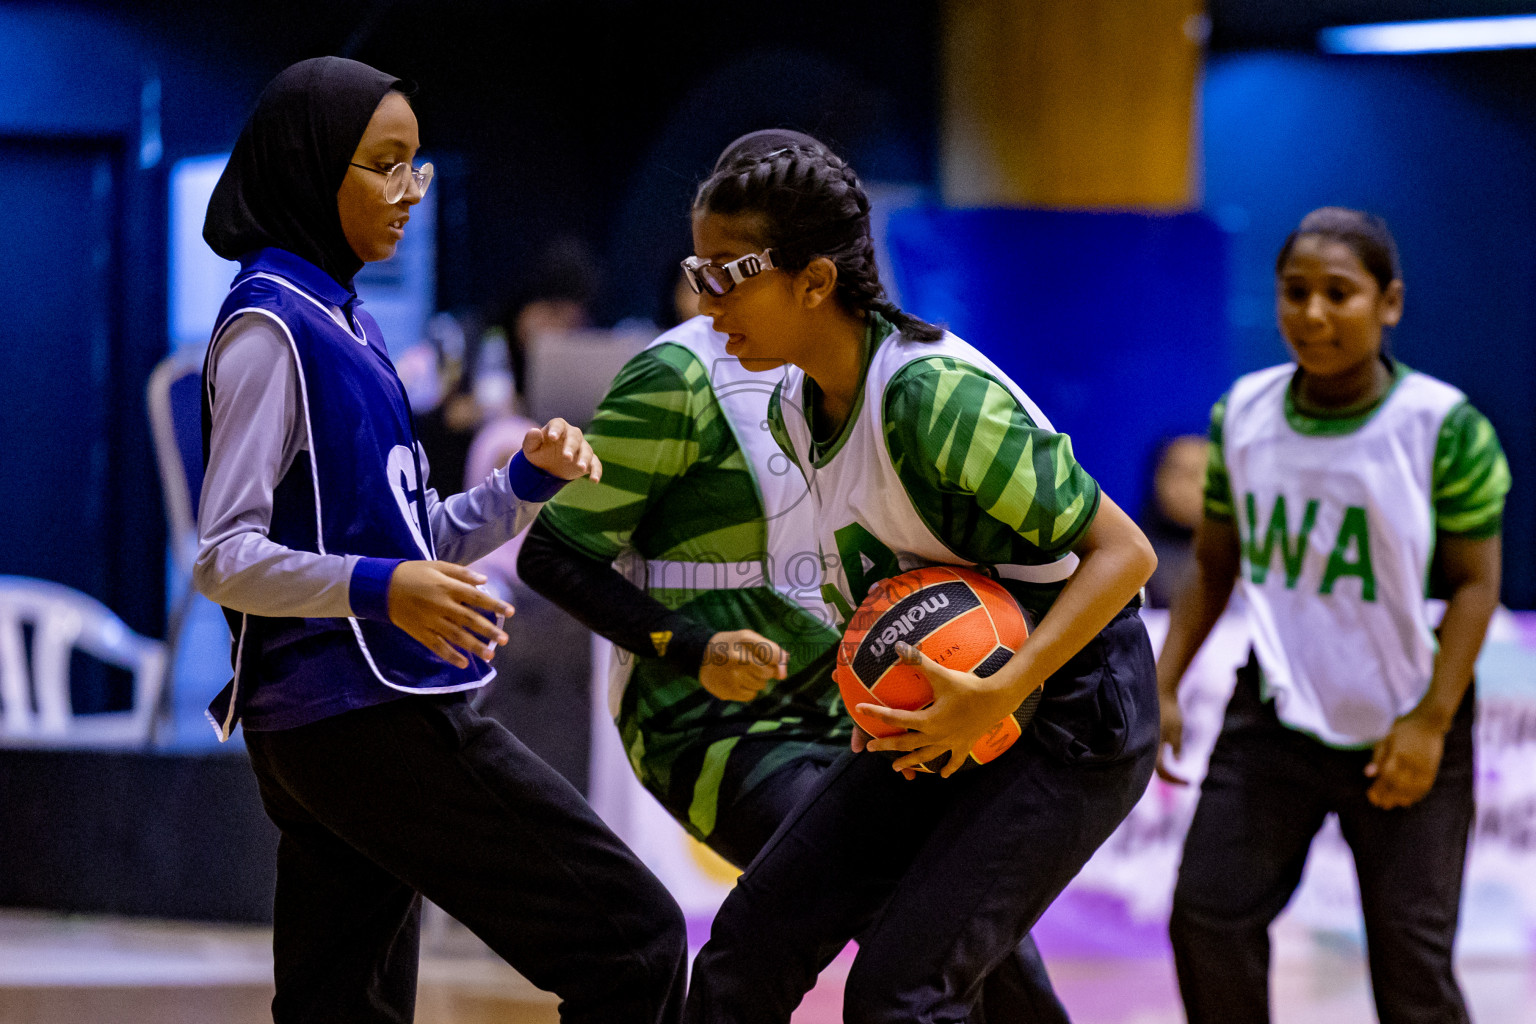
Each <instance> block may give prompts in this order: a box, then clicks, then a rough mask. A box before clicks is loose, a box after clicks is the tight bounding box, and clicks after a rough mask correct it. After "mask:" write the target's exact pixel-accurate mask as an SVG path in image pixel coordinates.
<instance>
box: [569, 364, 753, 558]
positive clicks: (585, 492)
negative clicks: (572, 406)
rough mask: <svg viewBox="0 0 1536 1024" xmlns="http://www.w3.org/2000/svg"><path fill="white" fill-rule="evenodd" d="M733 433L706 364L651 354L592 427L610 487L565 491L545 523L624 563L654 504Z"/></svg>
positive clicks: (618, 386) (627, 370)
mask: <svg viewBox="0 0 1536 1024" xmlns="http://www.w3.org/2000/svg"><path fill="white" fill-rule="evenodd" d="M725 429H728V428H727V427H726V426H725V424H724V422H723V421H722V420H721V419H720V411H719V405H718V404H716V403H715V402H714V401H712V400H711V397H710V392H709V381H708V379H707V377H706V374H705V369H704V366H703V364H702V363H700V362H699V360H698V358H697V357H695V356H694V355H693V353H692V352H690V351H688V350H687V349H685V348H683V347H682V346H681V345H658V346H656V347H655V348H649V349H646V350H645V351H643V352H641V353H640V354H639V355H637V356H635V358H633V359H631V360H630V361H629V362H628V363H626V364H625V366H624V369H623V370H621V371H619V376H618V377H617V378H616V379H615V380H614V382H613V387H612V388H610V389H609V391H608V394H607V396H606V397H605V398H604V399H603V401H602V403H601V404H600V405H599V406H598V407H597V414H596V415H595V416H594V417H593V419H592V423H591V425H590V426H588V427H587V429H586V436H587V439H588V440H589V441H590V442H591V444H592V450H593V451H594V452H596V453H597V457H598V458H600V459H602V460H603V480H602V483H598V484H594V483H593V482H592V481H590V480H587V479H581V480H576V481H573V482H571V483H570V484H568V485H567V486H565V487H564V488H562V489H561V491H560V493H559V494H557V495H555V497H554V498H552V499H551V500H550V502H549V503H548V504H547V505H545V506H544V510H543V512H542V516H543V519H544V522H545V523H546V524H548V526H549V527H550V528H551V529H553V530H554V531H555V532H556V533H558V534H560V536H561V537H562V538H564V539H565V540H566V541H567V542H569V543H570V544H571V545H572V546H573V547H576V548H578V549H579V550H581V551H584V552H586V553H587V554H589V555H591V556H592V557H593V558H603V559H611V558H614V557H616V556H617V555H618V553H619V552H620V551H621V550H623V549H624V548H625V547H628V546H629V544H630V538H631V536H632V534H633V533H634V531H635V529H636V527H637V526H638V525H639V524H640V521H641V518H642V517H643V516H644V515H645V513H646V510H647V509H648V508H649V507H650V505H651V503H652V501H653V500H654V499H655V498H656V497H657V496H658V495H659V494H661V493H662V492H663V491H665V490H666V488H667V486H668V485H669V484H670V483H671V482H672V481H673V480H675V479H677V478H678V477H680V476H682V475H683V474H684V473H685V472H687V470H688V467H689V466H691V465H692V464H693V463H694V462H695V461H696V460H697V459H698V458H699V454H700V450H701V448H704V449H708V448H709V447H710V445H711V435H717V434H718V433H719V432H720V431H721V430H725Z"/></svg>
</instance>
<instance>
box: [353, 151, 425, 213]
mask: <svg viewBox="0 0 1536 1024" xmlns="http://www.w3.org/2000/svg"><path fill="white" fill-rule="evenodd" d="M352 166H353V167H360V168H362V169H363V170H365V171H372V172H373V173H374V174H382V175H384V201H385V202H386V203H389V204H390V205H394V204H395V203H398V202H399V201H400V200H402V199H404V198H405V190H406V189H408V188H410V187H411V183H412V182H413V181H414V182H415V183H416V194H417V195H418V196H424V195H426V194H427V186H428V185H430V184H432V165H431V164H422V165H421V169H420V170H417V169H415V168H413V167H412V166H411V165H410V164H408V163H405V162H404V161H402V162H400V163H398V164H395V166H393V167H391V168H390V169H389V170H387V171H381V170H379V169H378V168H377V167H369V166H368V165H367V164H359V163H353V164H352Z"/></svg>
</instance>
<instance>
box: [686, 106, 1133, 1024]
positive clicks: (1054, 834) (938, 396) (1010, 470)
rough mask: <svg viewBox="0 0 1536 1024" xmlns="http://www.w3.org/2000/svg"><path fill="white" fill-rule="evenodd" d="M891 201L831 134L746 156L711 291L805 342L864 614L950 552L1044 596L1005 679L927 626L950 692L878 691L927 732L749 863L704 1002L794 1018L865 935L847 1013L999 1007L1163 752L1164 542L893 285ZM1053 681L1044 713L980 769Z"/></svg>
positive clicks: (711, 239) (821, 520)
mask: <svg viewBox="0 0 1536 1024" xmlns="http://www.w3.org/2000/svg"><path fill="white" fill-rule="evenodd" d="M868 213H869V204H868V200H867V198H866V196H865V193H864V190H863V188H862V187H861V185H860V183H859V179H858V177H857V175H856V174H855V173H854V172H853V169H852V168H850V167H849V166H848V165H847V164H845V163H844V162H843V161H842V160H841V159H839V158H838V157H837V156H836V155H834V154H833V153H832V152H831V151H829V150H828V149H827V148H826V147H825V146H823V145H821V144H820V143H817V142H816V141H815V140H809V139H804V138H803V137H801V138H798V139H796V138H789V139H785V140H783V141H782V144H780V145H775V146H773V147H764V148H762V149H758V150H754V151H751V152H746V153H742V154H740V155H739V156H736V157H733V158H731V159H727V160H723V161H722V162H721V164H720V165H719V166H717V168H716V170H715V172H714V173H713V174H712V175H711V176H710V177H709V178H708V179H707V180H706V181H705V182H704V183H703V185H702V186H701V187H700V189H699V191H698V194H697V197H696V199H695V202H694V210H693V232H694V247H695V255H694V257H692V258H690V259H689V260H687V261H685V264H684V266H685V269H686V270H687V271H688V273H689V274H690V276H691V277H692V279H693V281H694V283H695V286H696V287H698V288H699V289H700V291H701V294H700V312H701V313H703V314H704V315H706V316H709V317H710V318H711V319H712V322H713V325H714V328H715V330H716V331H718V332H720V333H721V334H723V335H725V336H726V345H725V348H726V351H727V352H728V353H729V354H731V355H734V356H736V357H737V358H738V359H740V360H741V361H742V363H743V364H744V365H747V366H752V367H757V368H767V367H770V366H778V365H783V364H789V365H788V369H787V372H786V377H785V380H784V382H783V384H782V385H780V386H779V388H778V390H777V391H776V393H775V395H774V398H773V399H772V401H771V403H770V411H769V421H770V425H771V426H772V428H773V430H774V431H775V434H776V436H777V437H778V440H779V443H780V446H781V447H782V448H783V449H784V451H785V453H786V454H787V455H789V456H790V457H791V458H792V459H793V460H794V461H795V462H796V463H797V464H798V466H799V467H800V469H801V471H802V473H803V474H804V475H805V477H806V479H807V482H808V485H809V488H810V493H811V498H812V501H813V502H814V503H815V514H816V522H817V525H816V530H817V538H818V543H819V546H820V549H821V554H822V560H823V568H824V570H825V577H826V583H825V585H824V587H823V592H824V594H825V596H826V598H827V600H828V603H829V604H830V605H832V606H834V608H835V609H836V611H837V614H838V617H839V618H840V619H843V620H846V618H847V616H848V615H849V614H850V613H851V610H852V608H853V607H855V606H856V605H857V604H858V603H859V602H860V600H861V599H862V598H863V597H864V595H865V593H866V592H867V591H868V590H869V588H870V586H871V585H872V584H874V583H875V582H877V581H879V580H881V579H885V578H888V577H891V576H894V575H897V574H898V573H900V572H902V571H904V570H906V569H910V568H913V567H915V566H918V565H924V564H935V563H942V564H956V565H972V566H979V567H981V568H982V569H984V570H986V571H989V572H991V573H992V574H993V575H995V576H997V577H999V578H1000V579H1001V580H1002V581H1003V582H1004V584H1005V585H1006V586H1008V587H1009V589H1010V590H1011V591H1012V592H1013V594H1014V595H1015V597H1017V598H1018V600H1019V602H1020V603H1021V604H1022V605H1023V606H1024V607H1025V608H1026V609H1027V610H1028V611H1030V612H1032V613H1033V614H1034V616H1035V617H1036V619H1037V620H1038V621H1037V625H1036V628H1035V632H1034V634H1033V636H1032V637H1031V638H1030V641H1029V643H1028V644H1026V645H1025V647H1024V648H1023V649H1022V651H1021V652H1020V653H1019V654H1017V655H1015V656H1014V658H1013V659H1012V660H1011V661H1009V663H1008V664H1007V665H1005V666H1004V667H1003V668H1002V669H1001V670H1000V671H998V672H997V673H996V674H994V675H992V676H989V677H987V678H985V679H983V678H978V677H977V676H974V675H971V674H968V673H958V672H953V671H949V670H946V669H943V668H940V667H939V666H937V665H935V664H934V663H933V662H931V661H929V660H928V659H927V658H926V657H925V656H923V655H921V654H920V653H918V652H916V651H915V650H910V649H909V651H908V657H910V658H912V659H913V660H916V661H919V662H920V663H921V664H922V666H923V668H924V671H925V672H926V674H927V675H928V677H929V680H930V682H931V683H932V686H933V690H934V701H933V703H932V704H931V705H930V706H929V707H927V708H925V709H923V710H921V711H915V712H904V711H899V710H894V709H886V708H874V707H871V706H869V705H864V706H863V709H864V710H865V711H866V712H868V713H869V714H871V715H874V716H875V717H877V718H879V719H881V720H882V721H884V722H886V723H887V724H890V725H893V726H896V727H898V728H900V729H903V730H905V731H904V732H902V733H900V734H899V735H895V736H892V737H888V738H885V739H880V740H868V741H867V742H866V743H864V744H862V745H863V746H865V750H866V751H888V752H894V753H895V754H896V755H897V756H896V757H895V759H894V760H893V759H892V758H890V757H878V756H873V755H872V754H871V753H868V752H860V753H850V754H848V755H847V756H845V757H844V758H842V759H840V760H839V761H838V762H837V763H835V764H834V765H833V766H832V767H831V768H829V769H828V770H827V772H826V773H825V774H824V775H823V776H822V778H821V780H819V782H818V785H817V787H816V788H815V789H813V790H812V792H811V793H810V794H809V796H808V797H807V799H806V800H804V801H802V803H801V804H800V805H799V806H798V807H797V808H796V810H795V811H794V812H792V813H791V815H790V817H789V818H788V820H787V821H786V823H785V824H784V826H783V827H781V828H780V830H779V831H778V832H777V833H776V834H775V836H774V837H773V838H772V839H771V840H770V841H769V842H768V845H767V846H766V847H765V848H764V849H763V851H762V852H761V853H760V854H759V855H758V857H757V859H756V860H755V861H754V862H753V863H752V865H751V866H750V867H749V868H748V870H747V872H746V874H745V875H744V876H743V877H742V879H741V881H740V883H739V884H738V885H737V887H736V889H735V890H734V891H733V892H732V894H731V895H730V897H728V898H727V900H726V902H725V904H724V906H723V907H722V908H721V911H720V913H719V915H718V916H717V917H716V919H715V924H714V929H713V932H712V935H711V938H710V941H709V943H708V944H707V945H706V946H705V947H704V949H703V951H702V952H701V953H700V955H699V957H698V959H697V961H696V963H695V968H694V976H693V987H692V992H691V994H690V997H689V1016H690V1018H691V1019H692V1020H695V1021H699V1022H704V1021H708V1022H710V1024H719V1022H737V1021H764V1022H768V1021H777V1022H783V1021H787V1020H788V1019H789V1017H790V1014H791V1013H792V1012H793V1010H794V1008H795V1006H796V1005H797V1004H798V1003H799V1001H800V999H801V997H802V996H803V994H804V993H805V992H806V990H808V989H809V988H810V987H811V985H812V984H814V982H815V979H816V975H817V973H818V971H819V970H820V969H821V967H822V966H824V965H825V964H826V963H827V962H828V960H830V958H831V957H832V956H834V955H835V954H836V953H837V952H838V950H839V949H841V948H842V947H843V945H844V944H845V943H846V942H847V941H848V940H849V939H850V938H852V937H854V936H855V935H857V936H858V937H859V945H860V949H859V955H858V958H857V959H856V960H855V963H854V965H853V968H852V970H851V972H850V974H849V977H848V983H847V989H846V997H845V1010H844V1014H845V1017H844V1019H845V1020H848V1021H858V1022H874V1021H881V1022H885V1021H889V1022H896V1021H902V1022H907V1021H938V1020H964V1019H970V1020H976V1019H980V1018H979V1015H980V1014H982V1013H984V1011H983V1010H981V1009H980V1008H979V1007H978V1001H979V997H980V996H981V994H982V991H983V988H984V987H988V986H989V976H990V975H992V974H993V973H994V969H995V968H996V967H997V966H998V965H999V964H1000V963H1002V962H1003V961H1004V960H1005V958H1007V957H1008V956H1009V955H1010V953H1011V951H1012V950H1013V949H1014V948H1015V947H1016V946H1017V944H1018V943H1019V941H1020V940H1021V939H1022V938H1023V937H1024V935H1025V934H1026V933H1027V932H1028V931H1029V929H1030V927H1031V926H1032V925H1033V923H1034V922H1035V920H1036V919H1037V918H1038V917H1039V915H1040V914H1041V912H1042V911H1043V910H1044V909H1045V908H1046V906H1048V905H1049V904H1050V902H1051V900H1052V899H1054V898H1055V896H1056V895H1057V894H1058V893H1059V892H1060V891H1061V889H1062V888H1063V887H1064V886H1065V885H1066V883H1067V882H1068V881H1069V880H1070V879H1071V878H1072V876H1073V875H1075V874H1076V873H1077V871H1078V870H1079V869H1080V868H1081V866H1082V864H1083V863H1084V862H1085V861H1086V860H1087V858H1088V857H1089V855H1090V854H1091V853H1092V852H1093V850H1094V849H1095V848H1097V847H1098V845H1099V844H1100V843H1102V842H1103V841H1104V839H1105V838H1106V837H1108V835H1109V834H1110V832H1111V831H1113V829H1114V828H1115V826H1116V825H1117V824H1118V823H1119V822H1120V820H1121V819H1122V818H1123V817H1124V816H1125V814H1126V813H1127V812H1128V811H1129V810H1130V808H1131V807H1132V805H1133V804H1134V803H1135V802H1136V800H1137V798H1138V797H1139V796H1140V794H1141V792H1142V790H1143V788H1144V787H1145V785H1146V781H1147V779H1148V777H1149V776H1150V775H1151V772H1152V764H1153V760H1154V756H1155V747H1156V738H1157V727H1156V713H1157V712H1156V701H1155V689H1154V668H1153V663H1152V655H1151V648H1150V645H1149V643H1148V641H1147V636H1146V632H1145V630H1144V629H1143V628H1142V625H1141V623H1140V620H1139V618H1138V616H1137V614H1136V607H1137V601H1136V595H1137V591H1138V589H1139V588H1140V587H1141V585H1142V584H1143V583H1144V582H1145V581H1146V579H1147V577H1148V576H1149V575H1150V574H1151V571H1152V568H1153V566H1154V564H1155V559H1154V557H1153V555H1152V552H1151V549H1150V546H1149V545H1148V544H1147V542H1146V539H1145V538H1144V537H1143V536H1142V535H1141V533H1140V531H1139V530H1138V529H1137V528H1136V526H1135V525H1134V524H1133V523H1132V522H1131V520H1130V519H1129V518H1128V517H1127V516H1126V515H1125V514H1124V513H1123V512H1121V511H1120V509H1119V508H1118V507H1117V506H1116V505H1115V504H1114V503H1113V502H1112V501H1110V500H1109V498H1108V497H1107V496H1106V495H1104V494H1102V493H1101V491H1100V490H1099V488H1098V485H1097V484H1096V483H1095V482H1094V480H1093V479H1092V478H1091V477H1090V476H1089V475H1088V474H1087V473H1086V472H1085V471H1084V470H1083V469H1082V467H1081V466H1079V465H1078V464H1077V462H1076V460H1075V459H1074V458H1073V456H1072V451H1071V445H1070V442H1069V441H1068V440H1067V438H1066V437H1065V436H1064V435H1061V434H1057V433H1055V432H1054V431H1053V430H1052V429H1051V427H1050V423H1049V421H1048V420H1046V418H1045V417H1044V415H1043V414H1042V413H1041V412H1040V410H1039V409H1038V408H1037V407H1036V406H1035V405H1034V403H1032V402H1031V401H1030V400H1029V398H1028V397H1027V396H1026V395H1025V394H1024V393H1023V392H1022V391H1021V390H1020V389H1019V388H1018V387H1017V386H1016V385H1014V384H1013V382H1012V381H1010V380H1009V379H1008V378H1007V377H1006V376H1005V375H1004V374H1003V373H1002V372H1001V371H1000V370H998V369H997V368H996V367H995V366H993V364H992V363H991V362H990V361H989V360H987V359H986V357H984V356H983V355H981V353H979V352H977V351H976V350H975V349H973V348H971V347H970V346H968V345H966V344H965V343H964V342H963V341H961V340H960V339H958V338H955V337H954V336H953V335H950V334H947V333H945V332H944V331H942V330H940V329H938V328H936V327H934V326H933V325H931V324H927V323H925V322H923V321H921V320H919V319H917V318H916V317H913V316H911V315H909V314H906V313H904V312H902V311H901V310H899V309H897V308H896V307H895V306H894V305H892V304H891V303H890V302H889V301H888V300H886V298H885V296H884V293H883V291H882V289H881V287H880V283H879V279H878V276H877V273H876V270H875V263H874V255H873V244H872V241H871V239H870V234H869V218H868ZM1042 687H1043V697H1042V699H1041V701H1040V704H1039V709H1038V711H1037V714H1036V717H1035V719H1034V723H1033V725H1032V727H1031V728H1030V729H1029V730H1027V731H1026V734H1025V736H1024V737H1023V738H1022V739H1021V740H1020V741H1019V742H1017V743H1015V744H1014V745H1013V746H1012V747H1011V748H1009V750H1008V751H1007V752H1006V753H1004V754H1003V755H1002V756H1000V757H998V758H997V759H995V760H993V761H991V762H990V763H988V764H987V765H985V766H983V767H980V768H977V769H975V770H973V771H968V772H965V773H963V774H955V773H956V771H957V770H958V768H959V767H960V765H961V763H962V762H963V761H964V760H965V759H966V757H967V755H968V753H969V752H970V750H971V748H972V747H973V746H974V745H975V744H976V742H977V741H978V740H979V739H980V738H981V736H982V735H983V734H984V733H986V732H988V731H989V730H991V729H992V728H993V727H994V726H995V725H996V723H997V722H998V721H999V720H1000V719H1002V718H1003V717H1005V716H1007V715H1009V714H1010V713H1012V712H1013V711H1014V709H1016V708H1017V707H1019V705H1020V704H1021V703H1022V702H1023V701H1024V699H1025V698H1026V697H1028V696H1030V695H1031V694H1032V693H1033V692H1034V691H1035V690H1036V689H1040V688H1042ZM935 758H940V759H941V760H942V759H947V761H943V763H944V767H943V769H942V771H941V772H940V773H938V774H934V775H924V776H920V777H918V778H916V779H913V780H910V781H908V780H907V779H905V778H903V775H904V774H910V770H911V769H913V768H915V767H917V766H918V765H921V764H923V763H925V762H928V761H930V760H933V759H935ZM989 995H990V992H989ZM988 1001H990V999H989V1000H988Z"/></svg>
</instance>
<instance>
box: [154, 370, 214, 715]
mask: <svg viewBox="0 0 1536 1024" xmlns="http://www.w3.org/2000/svg"><path fill="white" fill-rule="evenodd" d="M202 362H203V348H202V347H188V348H182V349H177V350H176V351H175V352H172V353H171V354H170V355H168V356H166V357H165V358H164V359H162V360H161V361H160V364H159V365H158V366H156V367H155V370H154V373H152V374H150V377H149V384H148V386H147V387H146V388H145V398H146V400H147V402H148V405H149V427H150V434H151V436H152V437H153V438H154V440H155V461H156V462H157V463H158V464H159V467H160V493H161V495H162V497H163V498H164V501H165V519H166V529H167V533H168V539H169V547H170V552H171V564H172V566H173V567H174V568H175V578H174V579H173V580H172V581H171V587H172V600H171V606H170V610H169V615H168V616H167V620H166V625H165V642H166V647H167V651H166V672H165V683H164V686H163V687H162V690H161V696H160V704H161V706H160V708H159V712H158V714H155V715H154V716H153V719H152V724H151V726H150V729H151V733H152V734H153V732H154V730H155V728H156V727H157V726H158V725H160V724H161V723H162V722H164V721H168V720H169V719H170V718H171V708H170V702H171V700H172V697H173V694H172V690H173V688H174V686H175V682H176V680H175V676H176V663H177V652H178V650H179V649H180V648H181V639H182V633H183V630H184V628H185V626H186V624H187V616H188V615H189V613H190V612H191V610H192V601H193V598H194V592H193V589H192V563H193V561H194V559H196V557H197V506H198V498H199V496H200V495H199V492H200V491H201V490H202V485H203V456H202V443H203V436H202V372H203V366H202ZM151 738H154V737H153V735H152V737H151Z"/></svg>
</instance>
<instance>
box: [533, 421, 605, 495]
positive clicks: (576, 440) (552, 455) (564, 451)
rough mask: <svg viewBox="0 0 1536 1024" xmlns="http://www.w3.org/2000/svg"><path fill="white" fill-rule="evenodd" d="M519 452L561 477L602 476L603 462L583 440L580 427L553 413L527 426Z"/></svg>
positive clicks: (595, 477)
mask: <svg viewBox="0 0 1536 1024" xmlns="http://www.w3.org/2000/svg"><path fill="white" fill-rule="evenodd" d="M523 455H524V456H526V457H527V459H528V461H529V462H531V463H533V464H534V465H535V466H538V467H539V468H540V469H542V470H543V471H544V472H546V473H550V474H552V475H554V476H557V477H559V478H560V479H562V480H575V479H576V478H578V477H583V476H589V477H591V478H592V482H593V483H597V482H598V481H599V480H601V479H602V478H603V463H602V461H601V460H600V459H598V457H597V454H596V453H595V452H593V451H592V446H591V445H590V444H588V443H587V439H586V437H585V436H584V435H583V434H582V432H581V428H580V427H578V426H575V425H573V424H570V423H567V422H565V420H563V419H561V418H560V417H558V416H556V417H555V418H554V419H552V420H550V421H549V422H548V423H546V424H544V425H543V426H542V427H530V428H529V429H528V433H527V434H525V435H524V436H523Z"/></svg>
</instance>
